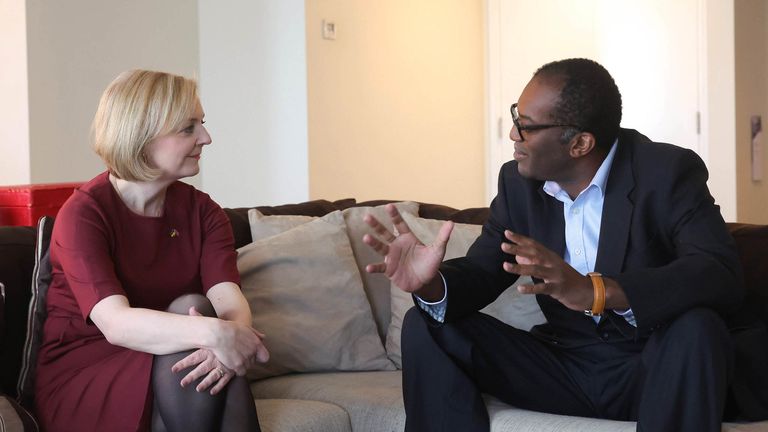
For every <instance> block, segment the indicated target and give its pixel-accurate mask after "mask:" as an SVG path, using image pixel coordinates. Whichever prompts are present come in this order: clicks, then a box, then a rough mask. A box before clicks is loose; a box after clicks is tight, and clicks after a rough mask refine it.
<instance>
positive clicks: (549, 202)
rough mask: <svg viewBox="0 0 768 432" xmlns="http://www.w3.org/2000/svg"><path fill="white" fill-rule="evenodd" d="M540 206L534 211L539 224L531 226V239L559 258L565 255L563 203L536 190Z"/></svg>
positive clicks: (540, 190) (542, 191)
mask: <svg viewBox="0 0 768 432" xmlns="http://www.w3.org/2000/svg"><path fill="white" fill-rule="evenodd" d="M538 192H539V197H540V198H541V201H540V202H541V205H540V206H538V207H539V208H538V209H536V210H535V212H536V213H537V215H536V218H537V219H539V220H540V221H541V223H536V224H533V223H532V224H531V231H532V232H531V237H532V238H533V239H535V240H536V241H538V242H540V243H541V244H543V245H544V246H546V247H547V248H548V249H549V250H551V251H554V252H556V253H557V254H559V255H560V256H563V255H564V254H565V216H563V203H561V202H560V201H558V200H556V199H555V198H553V197H551V196H549V195H547V193H546V192H544V187H543V184H542V186H540V187H539V189H538Z"/></svg>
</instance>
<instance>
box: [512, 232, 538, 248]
mask: <svg viewBox="0 0 768 432" xmlns="http://www.w3.org/2000/svg"><path fill="white" fill-rule="evenodd" d="M504 237H506V238H507V240H509V241H511V242H512V243H515V244H518V245H521V246H537V245H538V244H539V243H538V242H537V241H536V240H534V239H532V238H530V237H526V236H524V235H522V234H518V233H516V232H512V231H510V230H504Z"/></svg>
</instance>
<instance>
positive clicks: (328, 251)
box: [0, 199, 768, 432]
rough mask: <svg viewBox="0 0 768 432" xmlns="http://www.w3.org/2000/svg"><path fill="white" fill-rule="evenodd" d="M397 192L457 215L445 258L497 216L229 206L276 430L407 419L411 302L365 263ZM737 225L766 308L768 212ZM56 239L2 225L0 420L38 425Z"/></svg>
mask: <svg viewBox="0 0 768 432" xmlns="http://www.w3.org/2000/svg"><path fill="white" fill-rule="evenodd" d="M390 202H392V203H396V205H397V206H398V208H399V209H400V210H401V212H402V213H403V214H404V218H405V219H406V221H407V222H408V223H409V224H410V226H411V227H412V230H413V231H414V232H415V233H416V234H417V235H418V236H419V237H420V238H422V240H424V241H427V242H428V241H430V240H431V239H432V238H434V235H435V234H436V231H437V229H438V228H439V226H440V225H441V224H442V221H444V220H452V221H454V222H456V228H455V230H454V235H453V236H452V238H451V242H450V243H449V245H448V252H447V258H450V257H453V256H461V255H463V254H464V253H465V252H466V249H467V247H468V246H469V245H470V244H471V242H472V240H473V239H474V238H475V237H476V236H477V235H479V232H480V225H481V224H482V223H483V222H484V220H485V219H486V218H487V216H488V209H487V208H474V209H465V210H457V209H453V208H450V207H446V206H442V205H436V204H423V203H422V204H419V203H415V202H396V201H368V202H359V203H358V202H356V201H355V200H354V199H345V200H338V201H333V202H332V201H326V200H315V201H309V202H305V203H300V204H288V205H282V206H261V207H255V209H253V208H233V209H224V211H225V213H226V214H227V216H228V217H229V220H230V222H231V225H232V231H233V234H234V237H235V247H236V248H237V249H238V252H239V258H238V268H239V269H240V273H241V277H242V282H241V286H242V288H243V292H244V294H245V295H246V298H247V299H248V301H249V303H250V305H251V309H252V311H253V315H254V327H256V328H258V329H260V330H262V331H264V332H265V333H266V334H267V337H266V342H265V343H266V344H267V346H268V348H269V349H270V351H271V354H272V358H271V360H270V362H269V363H268V364H267V365H264V366H260V367H257V368H255V369H254V370H252V371H250V372H249V378H250V379H251V380H252V390H253V394H254V397H255V403H256V406H257V410H258V413H259V421H260V423H261V426H262V430H264V431H265V432H270V431H274V432H293V431H296V432H298V431H302V432H313V431H316V432H324V431H329V432H330V431H340V432H341V431H350V432H352V431H355V432H357V431H362V432H367V431H402V430H403V428H404V425H405V413H404V410H403V401H402V390H401V372H400V370H399V365H400V353H399V329H400V327H399V325H400V323H401V322H402V317H403V314H404V313H405V311H407V309H408V308H410V307H412V306H413V303H412V302H411V300H410V298H409V296H407V295H405V294H403V293H402V292H400V291H399V289H397V287H394V286H391V285H390V283H389V281H388V280H386V278H384V277H383V276H381V275H370V274H367V273H365V272H364V270H363V269H364V266H365V264H369V263H371V262H374V261H375V259H376V255H375V253H374V252H373V251H371V250H370V249H368V248H367V246H365V245H364V244H363V243H362V235H363V234H364V233H365V232H366V231H367V229H366V227H365V225H364V224H363V223H362V216H363V215H364V214H366V213H373V214H374V215H377V216H379V217H380V218H381V217H382V216H383V215H384V213H383V212H384V210H383V206H384V205H385V204H387V203H390ZM384 219H386V218H384ZM728 227H729V229H730V231H731V233H732V235H733V236H734V238H735V240H736V243H737V246H738V249H739V254H740V256H741V259H742V263H743V265H744V270H745V275H746V282H747V286H748V289H749V297H748V302H747V304H748V307H749V308H750V309H751V310H750V313H754V314H757V315H759V316H760V317H762V319H763V321H766V322H768V306H767V305H768V226H763V225H748V224H736V223H731V224H729V225H728ZM49 230H50V227H48V231H47V233H48V234H49V233H50V231H49ZM46 239H47V234H46V232H45V230H42V229H41V230H37V231H36V229H35V227H0V290H1V291H2V296H1V297H2V303H3V304H2V307H1V308H0V318H2V319H0V346H2V350H1V351H0V362H2V369H1V370H0V391H2V394H3V397H0V431H3V430H9V431H15V430H19V431H21V430H36V427H37V426H36V422H35V420H34V407H33V406H31V404H30V402H29V401H30V400H31V398H30V395H29V388H30V385H29V382H30V380H32V379H34V364H33V363H34V362H33V360H32V359H34V348H35V347H34V339H35V337H34V336H35V335H34V333H35V332H36V331H39V330H36V329H39V324H40V323H39V322H37V321H39V319H40V316H39V314H35V312H36V307H38V308H39V302H40V300H41V298H40V297H41V294H42V297H43V298H44V293H42V292H41V290H40V287H39V286H38V285H39V283H40V275H41V274H43V273H45V272H44V271H41V270H40V268H41V266H44V265H45V262H44V260H45V254H44V251H45V244H44V243H45V241H46ZM485 312H487V313H489V314H491V315H494V316H496V317H497V318H499V319H501V320H503V321H505V322H508V323H510V324H511V325H515V326H517V327H519V328H524V329H528V328H530V327H531V326H533V325H535V324H538V323H540V322H543V319H544V317H543V315H542V314H541V311H540V310H538V305H537V304H536V302H535V299H534V298H533V297H531V296H523V295H519V294H517V291H516V290H514V289H510V290H507V291H506V292H505V293H504V294H503V295H502V296H501V297H500V298H499V299H498V300H497V301H496V302H494V303H493V304H491V305H490V306H488V307H487V308H486V309H485ZM486 402H487V406H488V410H489V413H490V417H491V423H492V426H491V430H492V431H494V432H500V431H504V432H512V431H526V432H528V431H530V432H538V431H541V432H545V431H546V432H555V431H557V432H561V431H562V432H565V431H590V432H595V431H634V430H635V429H636V426H635V423H633V422H618V421H611V420H602V419H591V418H578V417H568V416H560V415H552V414H545V413H538V412H532V411H527V410H522V409H518V408H515V407H511V406H509V405H506V404H504V403H502V402H500V401H498V400H495V399H494V398H492V397H488V398H487V401H486ZM723 431H729V432H736V431H741V432H757V431H768V421H763V422H754V423H749V422H735V423H726V424H724V425H723Z"/></svg>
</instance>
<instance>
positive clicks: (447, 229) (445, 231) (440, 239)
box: [434, 221, 453, 247]
mask: <svg viewBox="0 0 768 432" xmlns="http://www.w3.org/2000/svg"><path fill="white" fill-rule="evenodd" d="M451 232H453V222H451V221H446V222H445V223H444V224H443V225H442V226H441V227H440V231H438V232H437V237H435V243H434V244H435V246H441V247H445V245H447V244H448V240H450V238H451Z"/></svg>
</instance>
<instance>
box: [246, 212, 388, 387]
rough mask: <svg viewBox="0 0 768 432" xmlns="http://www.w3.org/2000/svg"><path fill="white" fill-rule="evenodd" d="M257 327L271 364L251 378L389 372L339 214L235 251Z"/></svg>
mask: <svg viewBox="0 0 768 432" xmlns="http://www.w3.org/2000/svg"><path fill="white" fill-rule="evenodd" d="M238 252H239V256H238V260H237V266H238V270H239V271H240V274H241V278H242V289H243V294H244V295H245V297H246V299H247V300H248V303H249V304H250V307H251V312H252V313H253V326H254V328H256V329H259V330H261V331H262V332H264V333H265V334H266V335H267V339H266V341H265V343H266V345H267V348H268V349H269V351H270V354H271V358H270V361H269V362H268V363H267V364H266V365H257V366H255V367H254V368H253V369H252V370H251V371H250V372H249V376H250V377H251V378H262V377H265V376H272V375H279V374H284V373H287V372H292V371H319V370H382V369H384V370H386V369H393V368H394V366H393V365H392V363H391V362H390V361H389V360H388V359H387V357H386V353H385V352H384V347H383V345H382V343H381V340H380V339H379V337H378V334H377V333H376V325H375V323H374V322H373V317H372V315H371V308H370V305H369V304H368V301H367V300H366V298H365V294H364V293H363V289H362V282H361V280H360V274H359V273H358V272H357V267H356V265H355V262H354V257H353V256H352V249H351V247H350V244H349V240H348V238H347V234H346V229H345V225H344V219H343V216H342V215H341V213H340V212H339V211H336V212H333V213H329V214H328V215H326V216H324V217H322V218H320V219H315V220H313V221H312V222H309V223H306V224H302V225H299V226H298V227H296V228H294V229H291V230H289V231H286V232H284V233H281V234H278V235H276V236H272V237H268V238H265V239H261V240H258V241H256V242H253V243H251V244H249V245H247V246H245V247H243V248H240V249H239V250H238Z"/></svg>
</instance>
